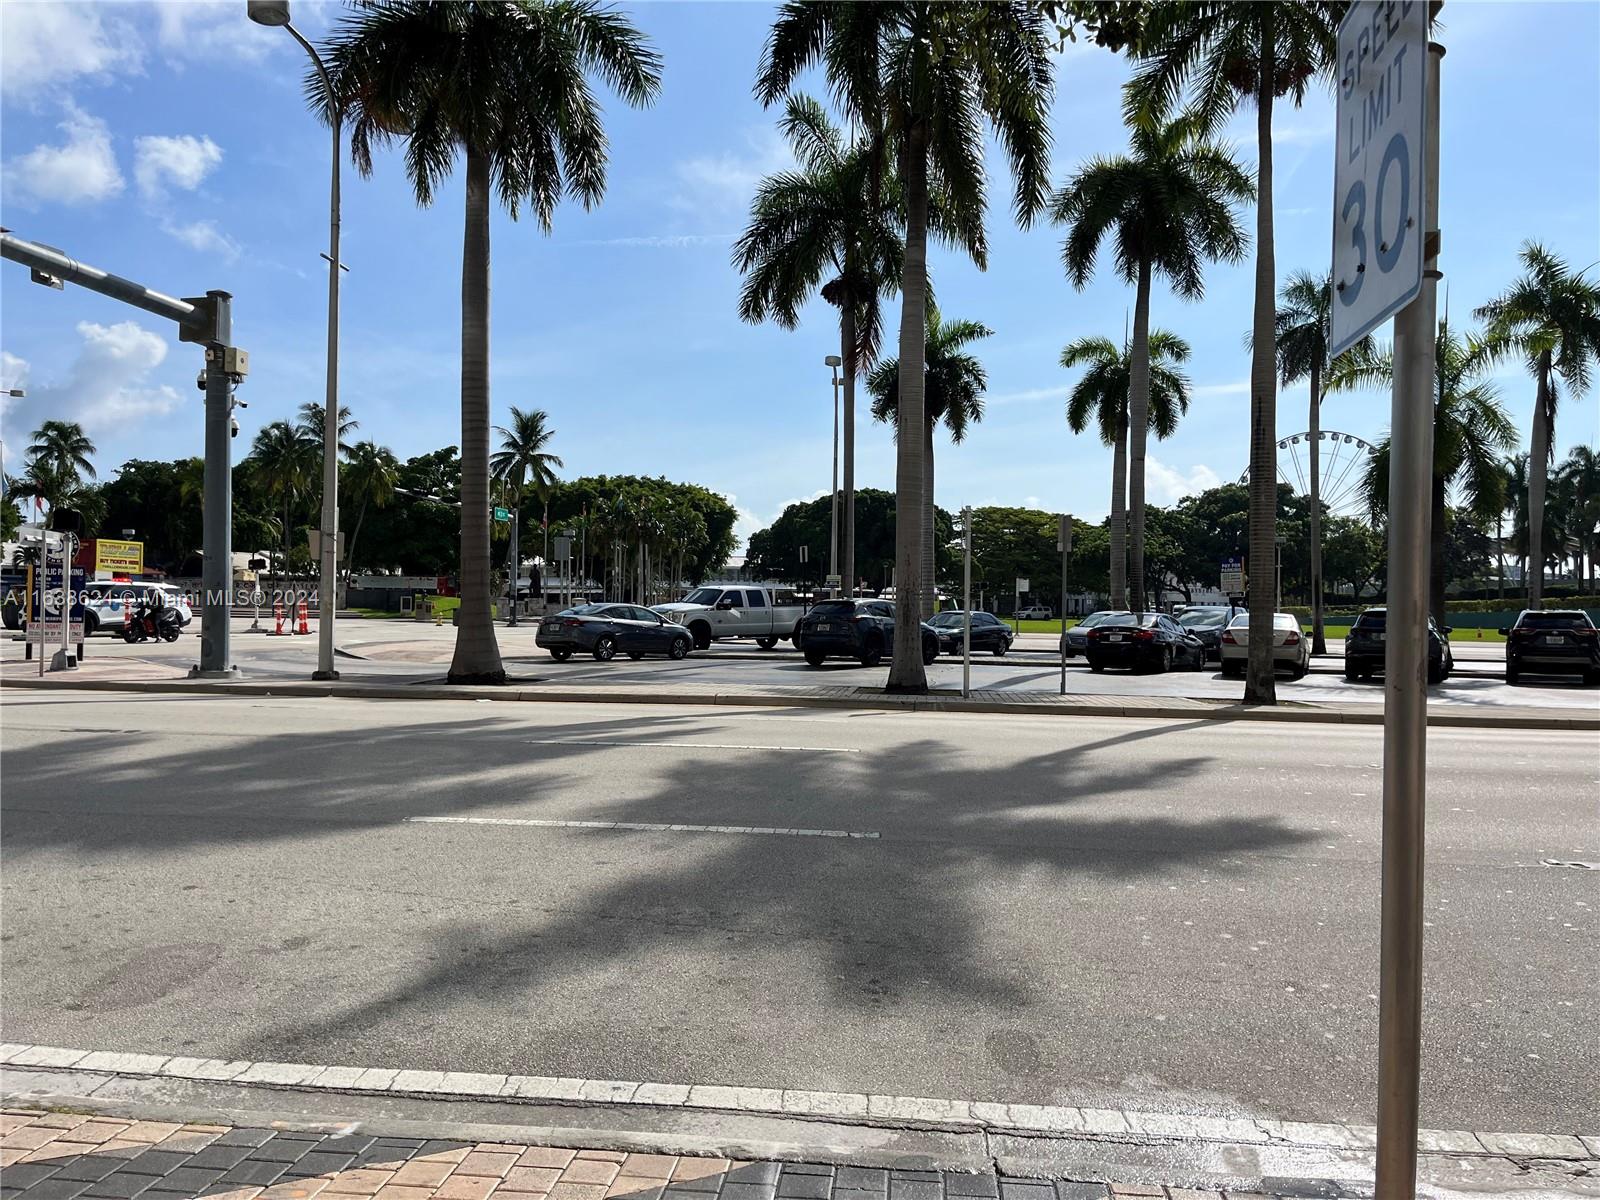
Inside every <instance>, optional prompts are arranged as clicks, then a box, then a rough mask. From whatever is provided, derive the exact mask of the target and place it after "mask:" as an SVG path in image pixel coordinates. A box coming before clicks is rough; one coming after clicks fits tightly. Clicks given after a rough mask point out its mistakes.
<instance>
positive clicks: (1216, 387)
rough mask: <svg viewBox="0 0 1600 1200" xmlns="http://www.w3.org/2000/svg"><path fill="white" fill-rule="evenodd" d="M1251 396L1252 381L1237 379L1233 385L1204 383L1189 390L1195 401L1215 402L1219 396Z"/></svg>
mask: <svg viewBox="0 0 1600 1200" xmlns="http://www.w3.org/2000/svg"><path fill="white" fill-rule="evenodd" d="M1249 394H1250V381H1249V380H1248V379H1236V380H1234V382H1232V383H1202V384H1201V385H1200V386H1199V387H1192V388H1190V389H1189V396H1190V398H1191V399H1195V400H1213V399H1216V398H1217V397H1219V396H1248V395H1249Z"/></svg>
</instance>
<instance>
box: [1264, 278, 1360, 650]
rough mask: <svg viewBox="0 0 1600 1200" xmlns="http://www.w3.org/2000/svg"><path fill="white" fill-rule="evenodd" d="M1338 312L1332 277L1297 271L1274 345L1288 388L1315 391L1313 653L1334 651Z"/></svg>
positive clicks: (1281, 305)
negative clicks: (1330, 609)
mask: <svg viewBox="0 0 1600 1200" xmlns="http://www.w3.org/2000/svg"><path fill="white" fill-rule="evenodd" d="M1332 311H1333V281H1332V279H1331V277H1330V276H1329V275H1327V274H1324V275H1322V276H1321V277H1320V278H1319V277H1318V276H1315V275H1312V274H1311V273H1310V272H1309V271H1296V272H1295V273H1294V274H1293V275H1291V276H1289V279H1288V281H1287V282H1286V283H1285V284H1284V285H1283V291H1282V292H1281V293H1280V294H1279V297H1278V311H1277V313H1276V315H1275V316H1274V318H1273V325H1272V327H1273V340H1274V342H1275V344H1276V347H1277V354H1278V379H1279V381H1280V382H1282V383H1283V384H1284V385H1285V386H1287V385H1289V384H1291V383H1298V382H1299V381H1300V380H1302V379H1304V380H1306V381H1307V383H1308V384H1309V386H1310V390H1311V400H1310V406H1309V407H1310V412H1309V421H1310V423H1309V424H1308V425H1307V426H1306V428H1307V430H1308V433H1307V435H1306V440H1307V442H1308V445H1307V453H1308V455H1309V462H1308V465H1307V471H1308V473H1309V474H1310V477H1311V479H1310V498H1311V653H1313V654H1326V653H1327V652H1328V640H1327V635H1326V633H1325V632H1324V630H1323V624H1322V393H1323V390H1324V388H1325V387H1326V386H1327V384H1328V383H1329V372H1330V368H1331V367H1332V364H1331V363H1330V362H1329V360H1328V347H1329V344H1330V343H1331V341H1332V333H1331V331H1330V328H1329V322H1330V321H1331V320H1332ZM1372 350H1373V342H1372V338H1371V336H1370V335H1369V336H1367V337H1365V338H1363V339H1361V341H1360V342H1358V343H1357V344H1356V345H1355V346H1354V347H1352V348H1351V351H1350V353H1352V354H1353V355H1355V356H1356V357H1358V358H1359V357H1364V356H1370V355H1371V353H1372Z"/></svg>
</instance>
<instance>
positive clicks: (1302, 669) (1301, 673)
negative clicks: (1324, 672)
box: [1289, 663, 1311, 679]
mask: <svg viewBox="0 0 1600 1200" xmlns="http://www.w3.org/2000/svg"><path fill="white" fill-rule="evenodd" d="M1310 669H1311V668H1310V667H1308V666H1306V665H1305V664H1304V663H1296V664H1295V668H1294V670H1292V671H1290V672H1289V678H1290V679H1304V678H1305V677H1306V672H1307V671H1309V670H1310Z"/></svg>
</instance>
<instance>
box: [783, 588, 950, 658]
mask: <svg viewBox="0 0 1600 1200" xmlns="http://www.w3.org/2000/svg"><path fill="white" fill-rule="evenodd" d="M795 631H796V632H797V633H798V635H799V640H800V647H801V649H802V651H804V653H805V656H806V661H807V662H808V663H810V664H811V665H812V666H813V667H820V666H821V665H822V664H823V661H824V660H825V659H829V658H854V659H856V660H858V661H859V662H860V663H861V665H862V666H863V667H875V666H877V665H878V664H879V663H880V662H881V661H883V656H884V655H886V654H887V655H891V656H892V655H893V654H894V604H893V602H892V601H889V600H823V601H821V602H820V603H818V604H813V605H812V606H811V611H810V612H808V613H807V614H806V615H805V616H803V617H801V618H800V623H799V624H798V625H797V626H795ZM938 657H939V631H938V630H936V629H934V628H933V627H932V626H931V625H929V624H928V623H927V622H926V621H924V622H923V623H922V661H923V662H924V663H931V662H932V661H933V660H934V659H936V658H938Z"/></svg>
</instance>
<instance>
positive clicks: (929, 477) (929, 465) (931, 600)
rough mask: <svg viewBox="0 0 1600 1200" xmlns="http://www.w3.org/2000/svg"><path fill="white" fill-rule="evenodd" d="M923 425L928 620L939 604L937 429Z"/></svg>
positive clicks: (924, 590)
mask: <svg viewBox="0 0 1600 1200" xmlns="http://www.w3.org/2000/svg"><path fill="white" fill-rule="evenodd" d="M922 427H923V428H924V429H926V430H927V431H928V433H927V437H926V438H924V439H923V443H922V495H923V504H922V619H923V620H924V621H926V620H927V619H928V618H929V617H931V616H933V610H934V608H935V606H936V605H937V604H938V587H937V584H936V583H935V579H936V577H937V566H936V564H935V562H934V554H933V549H934V546H933V541H934V539H933V435H934V433H935V432H936V430H935V428H934V425H933V423H932V422H931V421H924V422H923V423H922Z"/></svg>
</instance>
